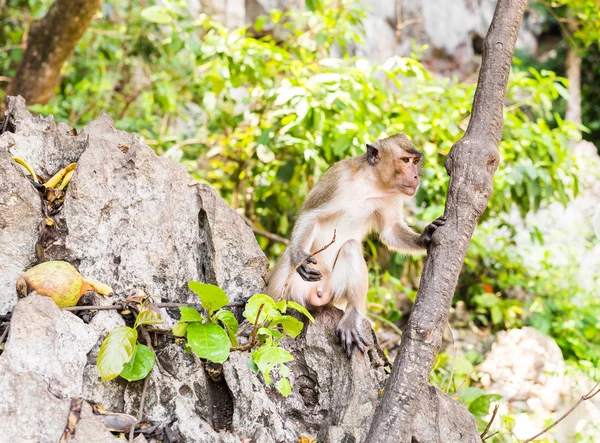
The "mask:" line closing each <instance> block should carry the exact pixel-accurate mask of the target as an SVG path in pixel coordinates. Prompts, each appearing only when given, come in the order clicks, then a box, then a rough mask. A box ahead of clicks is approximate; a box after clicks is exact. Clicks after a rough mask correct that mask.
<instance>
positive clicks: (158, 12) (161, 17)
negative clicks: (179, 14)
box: [140, 6, 172, 25]
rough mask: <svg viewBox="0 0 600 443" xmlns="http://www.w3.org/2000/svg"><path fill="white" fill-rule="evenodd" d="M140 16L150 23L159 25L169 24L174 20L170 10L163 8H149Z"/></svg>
mask: <svg viewBox="0 0 600 443" xmlns="http://www.w3.org/2000/svg"><path fill="white" fill-rule="evenodd" d="M140 15H141V16H142V18H144V19H145V20H147V21H149V22H152V23H158V24H161V25H164V24H167V23H169V22H171V20H172V17H171V14H169V10H168V9H167V8H164V7H162V6H150V7H148V8H144V9H143V10H142V13H141V14H140Z"/></svg>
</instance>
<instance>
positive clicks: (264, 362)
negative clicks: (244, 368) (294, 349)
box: [252, 346, 294, 384]
mask: <svg viewBox="0 0 600 443" xmlns="http://www.w3.org/2000/svg"><path fill="white" fill-rule="evenodd" d="M252 356H253V359H254V362H255V363H256V366H257V367H258V369H259V370H260V372H261V373H262V375H263V377H264V378H265V382H266V383H267V384H270V381H271V377H270V376H269V373H270V372H271V369H273V368H274V367H275V366H276V365H278V364H282V363H287V362H290V361H292V360H294V357H293V356H292V354H290V353H289V352H288V351H287V350H285V349H283V348H280V347H275V346H263V347H261V348H259V349H257V350H256V351H254V353H253V354H252Z"/></svg>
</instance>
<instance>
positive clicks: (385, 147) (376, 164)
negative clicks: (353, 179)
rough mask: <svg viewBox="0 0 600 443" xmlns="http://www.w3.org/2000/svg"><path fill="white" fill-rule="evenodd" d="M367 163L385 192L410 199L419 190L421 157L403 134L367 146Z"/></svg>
mask: <svg viewBox="0 0 600 443" xmlns="http://www.w3.org/2000/svg"><path fill="white" fill-rule="evenodd" d="M366 156H367V162H368V163H369V165H371V167H373V168H374V171H375V173H376V175H377V177H378V181H379V184H380V187H381V188H382V189H385V190H386V191H387V192H392V193H399V194H404V195H407V196H409V197H412V196H413V195H415V194H416V193H417V189H418V188H419V167H420V165H419V164H420V162H421V158H422V157H423V155H422V154H421V153H420V152H419V151H417V149H416V148H415V147H414V146H413V144H412V143H411V142H410V140H409V139H408V138H407V137H406V136H405V135H403V134H397V135H395V136H392V137H389V138H387V139H385V140H381V141H379V142H377V143H375V144H373V145H369V144H368V145H367V153H366Z"/></svg>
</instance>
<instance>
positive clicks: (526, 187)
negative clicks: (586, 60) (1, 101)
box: [0, 0, 600, 373]
mask: <svg viewBox="0 0 600 443" xmlns="http://www.w3.org/2000/svg"><path fill="white" fill-rule="evenodd" d="M51 3H52V2H50V1H48V0H29V1H23V0H21V1H20V2H18V4H19V6H18V7H14V8H10V12H7V11H6V10H5V11H4V12H3V13H2V15H1V16H0V39H1V41H3V42H4V43H2V44H1V45H2V46H3V48H2V49H0V70H1V72H2V77H1V78H0V80H2V81H4V82H7V81H8V80H10V77H13V76H14V75H15V74H16V70H17V67H18V65H19V62H20V60H21V57H23V53H24V51H23V49H24V48H23V46H22V40H23V36H24V32H25V31H26V30H27V29H28V27H29V25H30V23H31V21H32V20H33V19H37V18H40V17H42V16H43V15H44V14H45V13H46V11H47V10H48V7H49V5H50V4H51ZM559 3H560V5H561V6H562V7H563V8H564V6H566V5H567V4H568V6H569V7H572V8H573V17H574V18H569V20H574V19H576V20H578V27H577V30H576V31H575V32H574V33H573V34H572V37H573V39H577V41H578V42H580V44H581V45H582V46H585V47H586V48H590V47H592V46H593V44H595V43H594V42H597V40H598V39H597V35H596V34H594V33H596V32H597V29H598V22H597V21H598V17H597V15H596V17H595V21H594V17H592V16H593V14H591V13H590V12H589V11H588V9H587V8H588V6H589V4H592V3H594V2H593V1H591V0H590V1H588V2H583V1H575V0H573V1H570V2H569V1H566V0H565V1H562V2H559ZM556 6H559V5H557V4H554V3H553V4H551V5H549V7H550V8H551V10H552V11H553V12H552V13H553V14H557V17H558V18H560V17H561V16H564V17H567V15H566V12H565V11H564V10H561V9H560V8H559V9H558V12H557V11H555V9H556ZM586 11H587V12H586ZM561 14H562V15H561ZM586 14H590V16H588V15H586ZM364 16H365V10H364V9H363V8H362V7H360V5H357V2H355V1H350V0H340V1H316V0H314V1H308V0H307V1H306V7H304V8H293V9H290V10H289V11H279V10H273V11H271V12H270V15H268V16H261V17H258V19H257V20H256V22H255V23H254V24H253V25H252V26H249V27H245V28H241V29H235V30H228V29H227V28H226V27H224V26H222V25H220V24H219V23H217V22H215V21H214V20H212V19H211V18H210V17H208V16H206V15H200V16H192V15H191V14H190V12H189V8H188V4H187V2H186V1H183V0H165V1H162V2H160V3H159V2H154V1H149V2H144V3H140V2H131V1H123V0H108V1H104V2H103V3H102V5H101V9H100V11H99V12H98V13H97V14H96V16H95V18H94V20H93V21H92V23H91V25H90V27H89V29H88V31H87V32H86V33H85V34H84V35H83V37H82V38H81V40H80V42H79V45H78V46H77V47H76V49H75V53H74V55H73V57H72V58H71V59H69V60H68V61H67V62H66V63H65V65H64V67H63V77H62V79H61V81H60V84H59V86H58V88H57V90H56V95H55V96H54V97H53V98H52V99H51V100H50V101H49V103H48V104H45V105H34V106H31V109H32V110H34V111H37V112H41V113H44V114H54V116H55V118H56V120H58V121H66V122H68V123H69V124H71V125H75V126H77V127H81V126H83V125H85V124H86V123H88V122H89V121H90V120H92V119H94V118H96V117H97V116H98V115H99V114H100V113H101V112H106V113H107V114H109V115H110V116H112V117H113V118H114V119H115V121H116V125H117V127H119V128H121V129H124V130H127V131H132V132H137V133H138V134H140V136H141V137H143V139H144V142H145V143H146V144H148V145H149V146H151V147H152V148H153V149H155V150H156V152H157V153H159V154H161V155H164V156H167V157H169V158H170V159H172V160H175V161H179V162H182V163H183V164H185V165H186V166H187V167H188V168H189V170H190V172H191V173H192V175H193V176H194V177H195V178H197V179H198V180H200V181H202V182H206V183H209V184H211V185H212V186H213V187H215V188H216V189H218V191H219V192H220V194H221V195H222V196H223V197H224V198H225V199H226V200H227V201H228V202H229V203H230V204H231V205H232V206H233V207H234V208H236V209H237V210H238V212H239V213H240V214H241V215H243V216H244V217H245V218H246V219H247V220H248V221H249V223H251V224H253V225H254V226H255V227H257V228H258V229H260V230H264V231H268V232H272V233H276V234H278V235H280V236H283V237H286V236H289V234H290V232H291V229H292V227H293V224H294V221H295V217H296V215H297V213H298V210H299V208H300V206H301V204H302V201H303V200H304V198H305V196H306V194H307V193H308V191H309V190H310V189H311V187H312V186H313V185H314V184H315V183H316V181H317V180H318V179H319V177H320V176H321V175H322V174H323V173H324V172H325V171H326V170H327V168H328V167H329V166H330V165H331V164H333V163H334V162H336V161H338V160H340V159H342V158H345V157H349V156H353V155H357V154H360V153H362V152H363V151H364V146H365V144H366V143H367V142H370V141H373V140H376V139H378V138H381V137H384V136H386V135H391V134H393V133H395V132H398V131H404V132H406V133H407V134H408V135H409V136H410V137H411V138H412V140H413V142H414V144H415V145H416V146H417V147H418V148H420V149H422V150H423V151H424V153H425V155H426V160H425V162H424V168H423V182H422V183H423V184H422V187H421V189H420V190H419V192H418V194H417V197H416V204H415V206H414V208H412V212H411V214H410V221H411V222H412V224H413V225H414V226H415V227H416V228H417V229H418V228H420V227H422V226H424V225H425V223H426V222H427V221H429V220H431V219H433V218H435V217H437V216H439V215H440V214H441V213H442V211H443V207H444V198H445V197H444V196H445V195H446V193H445V189H446V186H447V183H448V176H447V174H446V172H445V169H444V166H443V162H444V159H445V155H446V154H447V153H448V151H449V149H450V147H451V146H452V144H453V143H454V142H455V141H456V140H458V139H459V138H460V137H461V135H462V133H463V131H464V130H465V129H466V126H467V122H468V117H469V113H470V107H471V102H472V98H473V93H474V85H472V84H465V83H460V82H458V81H457V80H455V79H445V78H438V77H436V76H434V75H432V74H431V73H429V72H428V71H427V70H426V69H425V68H424V67H423V65H422V64H421V63H420V62H419V60H418V54H414V55H413V57H411V58H400V57H395V58H390V59H389V60H387V61H386V62H385V63H383V64H381V65H374V64H372V63H370V62H369V61H367V60H365V59H358V58H354V57H351V56H350V55H349V52H348V48H349V46H350V45H351V44H360V43H361V41H362V33H361V22H362V20H363V18H364ZM594 69H595V70H599V69H600V64H597V63H596V64H595V65H594ZM596 78H597V77H596ZM5 84H10V83H5ZM567 88H568V82H567V81H566V79H564V78H562V77H560V76H558V75H557V74H556V73H555V72H553V71H551V70H548V69H538V70H536V69H534V68H533V67H529V66H527V64H526V63H521V64H519V65H517V66H516V67H515V68H514V70H513V73H512V75H511V77H510V81H509V88H508V94H507V99H506V108H505V127H504V137H503V140H502V142H501V145H500V155H501V159H502V163H501V166H500V168H499V170H498V172H497V173H496V176H495V190H494V194H493V196H492V198H491V200H490V203H489V207H488V210H487V212H486V213H485V214H484V218H483V219H482V220H483V221H484V222H483V224H482V225H481V226H480V227H478V228H477V230H476V232H475V236H474V237H473V243H472V245H471V249H470V253H469V256H468V258H467V260H466V265H465V267H464V269H463V274H462V276H461V278H460V281H459V286H458V288H457V294H456V297H455V302H459V301H460V302H461V303H464V304H465V306H466V308H467V310H468V315H469V318H468V322H469V323H470V324H472V325H475V326H476V327H478V328H481V329H485V330H498V329H504V328H513V327H520V326H522V325H524V324H531V325H533V326H535V327H537V328H538V329H540V330H542V331H543V332H545V333H548V334H550V335H552V336H553V337H554V338H556V339H557V340H558V343H559V345H560V346H561V348H562V349H563V353H564V355H565V357H566V358H567V359H570V360H571V361H572V362H573V363H574V364H576V365H578V366H579V367H581V368H583V369H585V370H587V371H588V372H590V373H592V372H593V371H594V367H597V365H598V364H599V363H600V354H599V353H598V352H597V350H596V349H595V348H593V347H590V346H589V345H588V343H589V341H591V340H592V338H593V337H597V336H598V334H600V325H599V324H598V321H597V319H598V318H600V305H599V304H598V301H597V300H595V298H594V296H593V294H592V293H591V292H590V290H589V289H584V288H582V287H581V286H580V285H579V284H578V281H577V278H576V273H575V271H576V266H577V265H576V261H573V262H572V263H573V264H572V265H571V267H562V268H558V267H556V266H555V265H553V264H552V263H551V261H548V260H546V261H543V262H542V264H541V266H536V267H533V266H532V265H531V264H530V263H528V262H527V261H526V258H525V257H524V255H523V254H522V251H521V250H520V247H519V245H517V243H516V235H515V233H516V230H517V225H519V226H521V225H522V224H523V223H524V221H523V220H524V219H525V216H526V215H527V214H529V213H531V212H535V211H537V210H539V209H540V208H543V207H548V205H550V204H551V203H553V202H560V203H561V204H567V202H569V200H570V199H572V197H573V196H574V195H576V194H577V192H578V172H577V168H576V166H575V163H574V159H573V157H572V154H571V151H570V150H569V148H568V142H569V141H571V140H577V139H578V138H579V137H580V131H579V126H578V125H577V124H576V123H577V122H575V123H573V122H569V121H564V116H563V115H560V114H559V113H558V112H557V109H561V108H562V107H563V106H564V104H565V101H566V99H567V98H568V93H567ZM585 97H586V95H585V93H584V98H585ZM596 100H597V98H596ZM584 102H586V99H584ZM595 103H596V102H592V101H590V104H589V105H585V104H584V107H583V113H584V118H583V120H584V123H586V124H587V120H586V115H588V112H589V111H588V107H587V106H592V105H593V106H595V107H596V108H597V104H595ZM595 112H597V111H595ZM590 115H591V114H590ZM515 215H516V216H517V217H515ZM515 220H516V221H515ZM528 228H529V229H531V232H532V238H533V239H534V241H535V242H537V243H540V244H541V243H543V241H544V239H543V236H542V235H541V234H540V232H539V231H536V229H535V228H534V227H532V226H529V227H528ZM259 242H260V244H261V246H262V247H263V249H264V250H265V251H266V253H267V255H268V256H269V257H270V258H271V259H273V260H274V259H275V258H276V257H277V256H278V255H279V254H280V253H281V252H282V251H283V248H284V246H283V245H282V244H280V243H276V242H272V241H270V240H268V239H266V238H262V237H259ZM366 252H367V254H368V257H369V264H370V267H371V269H372V272H371V277H372V280H373V281H372V284H371V288H370V302H371V303H370V308H371V314H372V316H373V317H374V318H376V319H377V320H378V321H380V322H383V323H385V324H394V323H396V322H397V321H398V320H400V317H401V314H400V311H401V308H400V307H399V305H398V303H397V300H396V294H399V293H403V294H407V295H408V297H409V298H411V297H414V294H415V288H416V286H417V285H418V275H419V270H420V268H421V263H422V259H412V258H411V259H407V258H405V257H402V256H399V255H397V254H389V253H388V252H387V251H384V250H383V249H382V248H381V247H380V246H379V244H378V243H377V240H376V238H372V239H369V241H368V242H367V248H366Z"/></svg>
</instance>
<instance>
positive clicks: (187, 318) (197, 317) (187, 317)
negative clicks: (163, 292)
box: [179, 306, 204, 323]
mask: <svg viewBox="0 0 600 443" xmlns="http://www.w3.org/2000/svg"><path fill="white" fill-rule="evenodd" d="M179 312H180V313H181V318H180V319H179V321H181V322H188V323H189V322H193V321H202V320H204V317H202V314H200V313H199V312H198V311H197V310H196V309H194V308H192V307H190V306H180V307H179Z"/></svg>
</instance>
